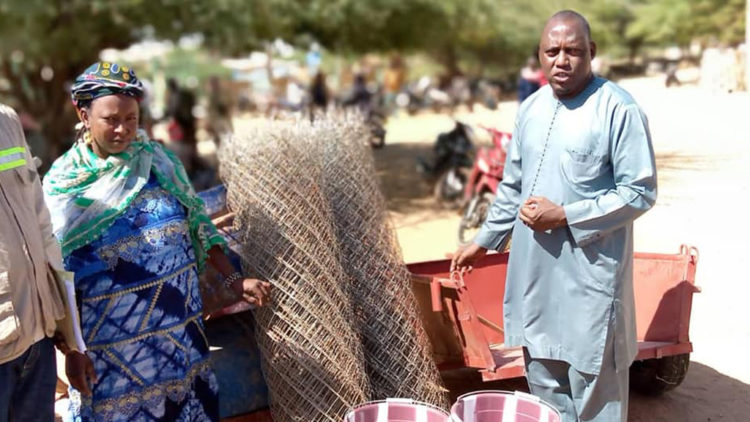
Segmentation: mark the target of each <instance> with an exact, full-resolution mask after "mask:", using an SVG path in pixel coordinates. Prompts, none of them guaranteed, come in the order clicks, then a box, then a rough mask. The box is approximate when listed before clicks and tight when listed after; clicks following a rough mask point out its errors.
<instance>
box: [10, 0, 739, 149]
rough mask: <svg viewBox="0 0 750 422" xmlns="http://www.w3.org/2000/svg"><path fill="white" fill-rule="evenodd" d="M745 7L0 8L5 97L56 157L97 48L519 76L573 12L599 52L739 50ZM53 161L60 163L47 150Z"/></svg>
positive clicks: (127, 3)
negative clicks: (313, 56)
mask: <svg viewBox="0 0 750 422" xmlns="http://www.w3.org/2000/svg"><path fill="white" fill-rule="evenodd" d="M744 7H745V0H536V1H522V0H212V1H204V0H2V1H0V75H1V76H2V78H4V79H5V80H6V81H7V82H8V83H7V84H5V85H4V86H3V85H0V95H3V96H4V97H5V98H12V100H13V102H14V104H13V105H14V106H16V107H20V108H23V109H24V110H25V111H27V112H29V113H31V114H32V115H33V116H34V117H35V118H37V119H38V120H39V121H40V123H41V125H42V127H43V128H44V132H45V135H46V137H47V138H48V139H49V140H50V141H51V142H52V145H53V146H58V145H60V143H61V142H62V140H63V139H64V138H65V137H66V136H69V135H70V130H69V128H70V127H71V125H72V123H73V122H74V121H75V116H74V114H73V112H72V108H71V107H69V106H67V105H66V102H67V98H68V93H67V92H66V87H67V84H69V83H70V81H72V80H73V78H74V77H75V76H76V75H77V74H78V73H79V72H80V71H81V70H83V69H84V68H85V67H86V66H88V65H89V64H90V63H92V62H94V61H96V60H97V59H98V55H99V52H100V51H101V50H102V49H104V48H122V47H126V46H128V45H130V44H132V43H133V42H135V41H138V40H140V39H143V38H145V37H153V38H156V39H169V40H176V39H177V38H179V37H180V36H182V35H184V34H190V33H200V34H202V35H203V38H204V43H205V46H206V47H207V48H209V49H213V50H215V51H218V52H221V53H223V54H231V55H244V54H247V53H248V52H249V51H251V50H252V49H258V48H263V46H264V43H267V42H268V41H271V40H273V39H275V38H278V37H280V38H283V39H285V40H287V41H289V42H292V43H297V44H304V43H307V42H309V41H310V40H316V41H318V42H320V43H321V44H323V45H324V46H325V47H326V48H328V49H329V50H332V51H334V52H337V53H345V54H358V53H364V52H371V51H380V52H387V51H393V50H399V51H404V52H421V53H426V54H428V55H430V56H432V57H434V58H435V59H436V60H438V61H439V62H440V63H442V64H443V65H444V67H445V69H446V70H447V71H448V72H456V71H459V69H460V67H461V66H462V65H464V66H465V65H466V64H474V65H476V66H475V68H476V69H480V70H481V69H482V68H483V66H484V65H494V66H496V67H501V68H502V67H505V68H508V69H516V68H517V66H518V65H520V64H521V63H522V62H523V61H524V60H525V58H526V57H528V56H529V55H530V54H532V51H533V49H534V47H535V46H536V45H537V42H538V37H539V34H540V31H541V29H542V26H543V25H544V21H545V20H546V18H547V17H549V16H550V15H551V14H552V13H554V12H555V11H557V10H561V9H574V10H578V11H579V12H581V13H582V14H584V15H585V16H586V17H587V18H588V19H589V21H590V23H591V27H592V32H593V36H594V39H595V40H596V41H597V42H598V44H599V46H600V51H603V52H610V53H615V54H621V53H622V52H626V53H630V54H631V55H632V54H634V53H635V52H637V50H638V48H639V47H640V46H641V45H643V44H654V45H661V44H674V43H678V44H682V45H685V44H687V43H689V42H690V41H691V40H692V39H694V38H696V37H697V38H700V39H703V40H708V39H710V38H712V37H714V38H716V39H717V40H719V41H722V42H726V43H732V44H734V43H738V42H740V41H741V40H742V38H743V36H744V25H745V21H744V19H745V13H744ZM52 152H53V153H57V152H59V151H58V149H57V148H53V151H52Z"/></svg>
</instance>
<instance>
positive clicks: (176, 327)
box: [88, 313, 205, 351]
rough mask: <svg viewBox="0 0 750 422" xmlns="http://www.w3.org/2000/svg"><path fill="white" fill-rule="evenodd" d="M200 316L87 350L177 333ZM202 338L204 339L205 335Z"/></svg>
mask: <svg viewBox="0 0 750 422" xmlns="http://www.w3.org/2000/svg"><path fill="white" fill-rule="evenodd" d="M202 316H203V315H202V314H201V313H198V314H196V315H193V316H191V317H189V318H187V319H185V321H183V322H182V323H180V324H176V325H173V326H171V327H169V328H165V329H163V330H156V331H151V332H149V333H143V334H139V335H137V336H134V337H130V338H126V339H124V340H120V341H115V342H113V343H107V344H97V345H94V346H89V347H88V349H89V350H91V351H95V350H104V349H108V348H110V347H118V346H122V345H124V344H130V343H135V342H137V341H141V340H143V339H145V338H149V337H152V336H160V335H164V334H165V333H171V332H172V331H177V330H179V329H182V328H185V327H186V326H187V325H188V324H190V323H191V322H193V321H195V320H197V319H198V318H201V317H202ZM199 327H200V326H199ZM203 336H204V338H205V334H204V335H203Z"/></svg>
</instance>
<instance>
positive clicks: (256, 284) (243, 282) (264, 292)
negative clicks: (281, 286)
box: [232, 278, 271, 306]
mask: <svg viewBox="0 0 750 422" xmlns="http://www.w3.org/2000/svg"><path fill="white" fill-rule="evenodd" d="M232 290H234V292H235V293H236V294H237V296H240V297H242V299H243V300H244V301H245V302H247V303H249V304H251V305H257V306H263V305H266V304H267V303H268V302H269V301H270V300H271V283H269V282H267V281H262V280H258V279H255V278H244V279H240V280H237V281H235V282H234V284H232Z"/></svg>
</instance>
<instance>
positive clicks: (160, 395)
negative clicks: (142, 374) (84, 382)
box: [80, 360, 212, 420]
mask: <svg viewBox="0 0 750 422" xmlns="http://www.w3.org/2000/svg"><path fill="white" fill-rule="evenodd" d="M198 376H200V377H201V378H202V379H203V380H206V381H209V380H210V378H211V377H212V372H211V364H210V362H209V361H208V360H205V361H202V362H199V363H196V364H195V365H193V366H192V367H191V368H190V370H189V371H188V373H187V375H186V376H185V377H184V378H182V379H179V380H172V381H167V382H163V383H159V384H155V385H151V386H148V387H146V388H144V389H141V390H137V391H134V392H132V393H129V394H126V395H123V396H120V397H115V398H111V399H104V400H101V401H98V402H97V403H96V405H94V406H93V408H94V412H95V414H96V416H97V418H98V419H101V420H110V419H112V418H113V417H114V416H125V417H126V418H128V417H131V416H133V415H134V414H135V413H136V412H137V411H138V410H139V409H140V408H142V407H156V406H155V404H156V403H158V402H161V401H164V400H165V399H169V400H171V401H173V402H175V403H179V402H181V401H183V400H184V399H185V397H186V395H187V393H188V392H190V391H191V390H192V385H193V381H194V380H195V378H196V377H198ZM80 397H81V401H82V402H83V404H84V405H88V406H91V405H92V400H91V396H88V397H86V396H83V395H81V396H80Z"/></svg>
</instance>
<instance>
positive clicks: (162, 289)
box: [44, 62, 270, 422]
mask: <svg viewBox="0 0 750 422" xmlns="http://www.w3.org/2000/svg"><path fill="white" fill-rule="evenodd" d="M71 90H72V97H73V102H74V104H75V106H76V110H77V111H78V114H79V117H80V119H81V122H82V124H83V129H82V131H81V134H80V135H81V136H80V139H79V140H78V141H77V142H76V144H75V145H74V146H73V147H72V148H71V149H70V150H69V151H67V152H66V153H65V154H64V155H63V156H62V157H60V158H59V159H58V160H57V161H56V162H55V163H54V165H53V166H52V168H51V169H50V171H49V173H48V174H47V176H46V177H45V180H44V188H45V189H44V190H45V197H46V200H47V204H48V206H49V207H50V210H51V212H52V220H53V226H54V229H55V234H56V235H57V237H58V239H59V240H60V242H61V244H62V249H63V255H64V258H65V266H66V269H67V270H69V271H72V272H74V273H75V286H76V293H77V296H78V303H79V309H80V313H81V325H82V326H83V335H84V340H85V342H86V346H87V352H86V353H87V354H88V355H89V356H90V357H91V361H93V368H91V367H90V365H89V366H88V367H87V366H86V364H85V362H86V360H85V359H82V356H81V355H79V354H78V352H75V351H72V352H69V353H67V354H66V371H67V373H68V376H69V377H70V378H72V379H76V380H82V381H83V383H82V385H87V386H89V388H87V389H85V391H77V390H75V389H71V411H72V415H73V417H74V419H75V420H77V421H107V422H115V421H215V420H218V414H219V408H218V395H217V384H216V380H215V378H214V375H213V373H212V371H211V367H210V364H209V360H208V343H207V339H206V335H205V331H204V326H203V322H202V302H201V297H200V291H199V289H198V272H199V271H200V270H201V269H202V267H203V265H204V263H205V262H208V263H210V264H211V265H212V266H214V267H215V268H216V269H217V270H218V271H219V272H220V273H222V274H223V275H224V277H225V283H226V284H227V287H228V288H231V289H233V290H234V291H235V292H236V293H237V294H238V295H239V296H242V297H243V298H244V299H245V300H247V301H248V302H250V303H255V304H257V305H260V306H262V305H263V304H264V303H265V302H267V300H268V295H269V293H270V286H269V284H268V283H266V282H262V281H259V280H255V279H250V278H244V277H242V276H240V275H239V273H237V272H236V270H235V269H234V268H233V267H232V265H231V263H230V261H229V260H228V258H227V257H226V255H225V254H224V252H223V249H222V246H223V243H224V241H223V238H222V237H221V236H220V235H219V234H218V232H217V230H216V228H215V227H214V225H213V224H212V223H211V221H210V220H209V218H208V217H207V216H206V214H205V212H204V210H203V203H202V202H201V201H200V199H199V198H198V197H197V196H196V195H195V192H194V190H193V188H192V186H191V185H190V182H189V181H188V178H187V175H186V173H185V170H184V168H183V166H182V164H181V163H180V162H179V160H178V159H177V158H176V157H175V156H174V155H173V154H171V153H170V152H168V151H167V150H165V149H164V148H163V147H162V146H161V145H160V144H158V143H156V142H153V141H151V140H149V139H148V138H147V136H146V135H145V132H143V131H140V130H138V114H139V113H138V99H140V97H141V96H142V93H143V90H142V86H141V83H140V82H139V81H138V78H137V77H136V75H135V73H134V72H133V71H132V70H130V69H128V68H126V67H122V66H118V65H117V64H116V63H107V62H101V63H96V64H94V65H92V66H91V67H89V68H88V69H87V70H86V71H85V72H84V73H83V74H82V75H81V76H79V77H78V78H77V79H76V82H75V84H74V85H73V87H72V89H71ZM77 385H81V384H77Z"/></svg>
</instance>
